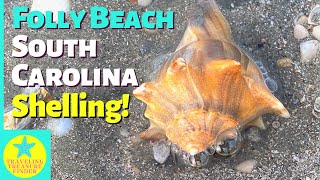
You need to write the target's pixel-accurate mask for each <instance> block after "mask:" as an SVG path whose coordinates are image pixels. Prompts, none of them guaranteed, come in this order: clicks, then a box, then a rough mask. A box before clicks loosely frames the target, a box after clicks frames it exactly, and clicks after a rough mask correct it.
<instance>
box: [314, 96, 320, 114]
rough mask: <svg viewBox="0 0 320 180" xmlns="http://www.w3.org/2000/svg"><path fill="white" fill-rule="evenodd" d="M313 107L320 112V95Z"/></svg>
mask: <svg viewBox="0 0 320 180" xmlns="http://www.w3.org/2000/svg"><path fill="white" fill-rule="evenodd" d="M313 109H314V110H315V111H316V112H319V113H320V97H318V98H317V99H316V101H315V102H314V106H313Z"/></svg>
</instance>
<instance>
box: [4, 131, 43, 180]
mask: <svg viewBox="0 0 320 180" xmlns="http://www.w3.org/2000/svg"><path fill="white" fill-rule="evenodd" d="M3 161H4V164H5V166H6V168H7V170H8V171H9V172H10V173H11V174H13V175H14V176H16V177H19V178H30V177H33V176H35V175H37V174H39V173H40V172H41V170H42V169H43V167H44V165H45V164H46V149H45V148H44V146H43V144H42V143H41V142H40V141H39V139H37V138H35V137H33V136H30V135H19V136H16V137H15V138H13V139H11V140H10V141H9V143H8V144H7V145H6V147H5V148H4V152H3Z"/></svg>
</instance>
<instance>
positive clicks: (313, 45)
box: [300, 40, 320, 63]
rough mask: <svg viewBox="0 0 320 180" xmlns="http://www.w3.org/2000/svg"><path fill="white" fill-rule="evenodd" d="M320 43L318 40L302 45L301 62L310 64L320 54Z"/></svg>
mask: <svg viewBox="0 0 320 180" xmlns="http://www.w3.org/2000/svg"><path fill="white" fill-rule="evenodd" d="M319 48H320V42H319V41H317V40H311V41H306V42H303V43H301V44H300V53H301V62H302V63H308V62H310V61H311V60H312V59H314V58H316V56H317V54H318V53H319Z"/></svg>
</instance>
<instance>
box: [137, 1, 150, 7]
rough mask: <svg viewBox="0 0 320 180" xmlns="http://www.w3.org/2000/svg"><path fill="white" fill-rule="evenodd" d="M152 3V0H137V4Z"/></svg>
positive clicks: (145, 4)
mask: <svg viewBox="0 0 320 180" xmlns="http://www.w3.org/2000/svg"><path fill="white" fill-rule="evenodd" d="M151 3H152V0H138V5H139V6H143V7H146V6H149V5H150V4H151Z"/></svg>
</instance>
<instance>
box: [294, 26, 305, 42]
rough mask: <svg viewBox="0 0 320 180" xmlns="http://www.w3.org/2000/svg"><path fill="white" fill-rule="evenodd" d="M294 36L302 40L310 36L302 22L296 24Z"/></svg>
mask: <svg viewBox="0 0 320 180" xmlns="http://www.w3.org/2000/svg"><path fill="white" fill-rule="evenodd" d="M293 35H294V38H296V39H298V40H301V39H304V38H306V37H308V36H309V32H308V30H307V29H306V28H305V27H303V26H302V25H300V24H297V25H295V26H294V31H293Z"/></svg>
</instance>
